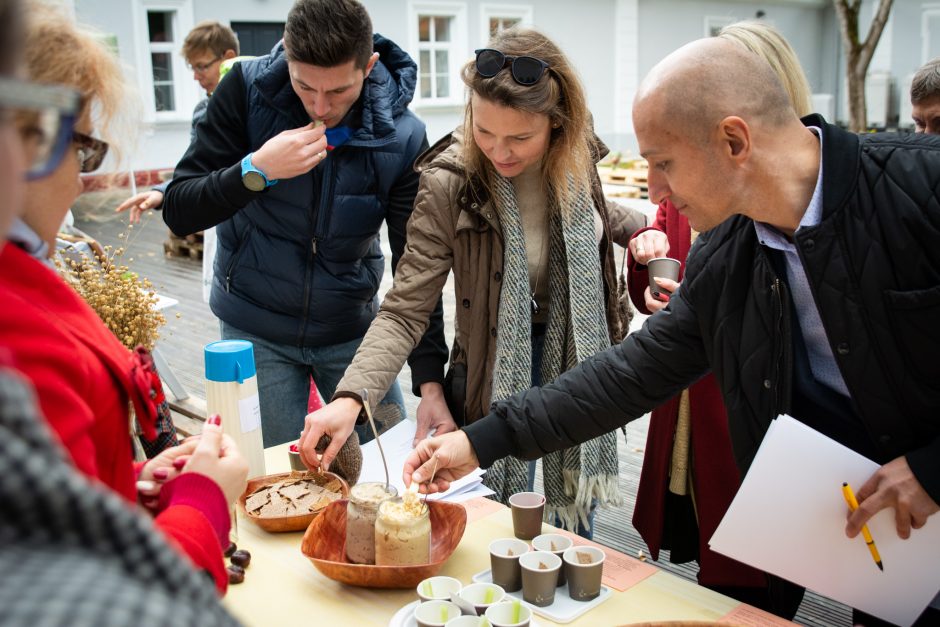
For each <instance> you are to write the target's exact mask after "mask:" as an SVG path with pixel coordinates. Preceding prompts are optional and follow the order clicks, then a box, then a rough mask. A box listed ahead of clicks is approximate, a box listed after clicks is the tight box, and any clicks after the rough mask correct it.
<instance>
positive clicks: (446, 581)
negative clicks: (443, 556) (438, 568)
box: [415, 577, 463, 602]
mask: <svg viewBox="0 0 940 627" xmlns="http://www.w3.org/2000/svg"><path fill="white" fill-rule="evenodd" d="M462 587H463V584H461V583H460V580H459V579H454V578H453V577H428V578H427V579H425V580H424V581H422V582H421V583H419V584H418V586H417V587H416V588H415V592H417V593H418V598H419V599H421V601H422V602H424V601H449V600H450V595H452V594H457V593H458V592H460V589H461V588H462Z"/></svg>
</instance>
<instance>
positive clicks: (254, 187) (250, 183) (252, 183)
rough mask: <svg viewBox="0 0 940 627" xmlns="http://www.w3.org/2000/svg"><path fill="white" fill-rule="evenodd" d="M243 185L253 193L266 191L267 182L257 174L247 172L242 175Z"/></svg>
mask: <svg viewBox="0 0 940 627" xmlns="http://www.w3.org/2000/svg"><path fill="white" fill-rule="evenodd" d="M242 184H244V186H245V187H247V188H248V189H250V190H251V191H253V192H260V191H262V190H264V188H265V186H266V184H267V181H265V180H264V177H263V176H261V175H260V174H259V173H257V172H245V173H244V174H243V175H242Z"/></svg>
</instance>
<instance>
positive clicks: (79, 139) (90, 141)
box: [72, 131, 108, 174]
mask: <svg viewBox="0 0 940 627" xmlns="http://www.w3.org/2000/svg"><path fill="white" fill-rule="evenodd" d="M72 141H73V142H75V144H76V145H77V146H78V164H79V168H80V169H81V171H82V172H83V173H85V174H87V173H88V172H94V171H95V170H97V169H98V168H100V167H101V162H102V161H104V158H105V155H107V154H108V142H104V141H101V140H100V139H95V138H94V137H91V136H90V135H85V134H84V133H79V132H78V131H75V132H73V133H72Z"/></svg>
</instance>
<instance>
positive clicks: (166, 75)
mask: <svg viewBox="0 0 940 627" xmlns="http://www.w3.org/2000/svg"><path fill="white" fill-rule="evenodd" d="M150 63H151V64H152V65H153V82H154V83H157V82H168V83H171V84H172V83H173V59H172V58H171V56H170V53H169V52H154V53H153V54H151V55H150Z"/></svg>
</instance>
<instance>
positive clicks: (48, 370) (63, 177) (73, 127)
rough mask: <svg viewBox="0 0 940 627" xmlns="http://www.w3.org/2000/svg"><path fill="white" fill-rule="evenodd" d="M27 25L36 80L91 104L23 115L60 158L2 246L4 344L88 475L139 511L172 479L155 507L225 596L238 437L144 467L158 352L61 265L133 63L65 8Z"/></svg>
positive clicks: (32, 15) (238, 473) (32, 16)
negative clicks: (216, 448)
mask: <svg viewBox="0 0 940 627" xmlns="http://www.w3.org/2000/svg"><path fill="white" fill-rule="evenodd" d="M27 18H28V27H27V32H26V46H25V50H24V52H25V56H26V61H27V73H28V74H29V78H30V79H32V80H33V81H36V82H41V83H50V84H59V85H65V86H67V87H71V88H73V89H75V90H77V91H78V92H79V94H80V95H81V96H82V99H81V103H80V105H79V109H78V111H77V114H76V115H75V116H74V118H70V117H69V116H64V117H57V118H56V119H54V120H51V119H50V118H49V117H48V116H35V115H34V116H20V117H18V118H17V125H18V127H19V129H20V131H21V135H22V136H23V137H24V139H25V140H27V142H31V143H33V144H36V145H38V146H39V152H41V153H48V152H49V151H52V153H53V158H50V159H48V160H47V161H48V164H49V167H48V168H46V169H45V170H46V171H35V170H34V171H32V172H30V175H29V177H28V178H29V179H31V180H30V181H29V182H28V183H27V185H26V197H25V212H24V214H23V216H22V218H21V219H17V220H16V221H15V223H14V225H13V228H12V230H11V231H10V233H9V239H10V243H9V244H7V245H6V246H3V247H2V250H0V302H3V307H2V308H0V347H3V348H5V349H7V350H8V351H9V352H10V353H11V354H12V357H13V360H14V363H15V365H16V367H17V368H18V369H19V370H20V371H21V372H22V373H23V374H25V375H26V376H27V377H29V379H30V380H31V382H32V384H33V385H34V387H35V388H36V391H37V395H38V397H39V401H40V405H41V408H42V411H43V414H44V415H45V417H46V419H47V420H48V422H49V424H50V425H51V427H52V428H53V430H54V431H55V433H56V434H57V436H58V439H59V441H60V442H61V444H62V446H63V447H64V448H65V449H66V450H67V451H68V453H69V455H70V456H71V459H72V461H73V462H74V464H75V466H76V468H77V469H78V470H80V471H81V472H82V473H84V474H85V475H87V476H88V477H91V478H93V479H96V480H97V481H99V482H100V483H101V484H103V485H105V486H107V487H108V488H110V489H111V490H114V491H115V492H117V493H118V494H120V495H121V496H123V497H124V498H125V499H126V500H127V502H128V506H129V507H136V506H137V499H138V493H137V481H138V480H145V481H150V482H153V483H156V484H160V483H162V488H161V489H160V491H159V493H158V495H157V496H156V498H154V499H153V502H152V503H148V504H147V505H149V508H150V509H151V510H152V511H154V513H155V516H156V518H155V522H156V525H157V527H158V528H160V529H161V530H162V531H163V532H164V533H165V534H166V535H167V536H168V537H169V538H170V539H171V541H172V543H173V544H175V545H176V546H178V547H179V548H180V549H181V550H182V551H183V553H184V554H185V555H187V556H188V557H189V558H190V560H191V562H192V563H193V565H194V566H195V567H197V568H199V569H201V570H206V571H208V572H209V573H210V574H211V575H212V577H213V579H214V581H215V584H216V587H217V589H218V590H219V591H220V592H224V590H225V588H226V585H227V582H228V579H227V575H226V571H225V566H224V562H223V558H222V549H223V548H224V547H225V546H228V531H229V524H230V519H229V503H231V502H233V501H234V500H235V498H237V496H238V494H240V492H241V490H242V489H243V488H244V484H245V477H246V475H247V464H246V463H245V461H244V459H243V458H242V457H241V456H240V454H239V453H238V451H237V449H236V448H235V447H234V445H233V443H232V442H231V441H230V440H228V441H226V442H225V443H224V445H223V452H222V454H221V455H220V456H217V458H216V459H212V460H208V461H207V460H205V459H202V458H201V456H200V455H196V456H193V454H194V452H195V450H196V446H197V442H196V441H195V440H190V441H188V442H186V443H184V444H183V445H181V446H178V447H175V448H172V449H168V450H167V451H165V452H163V453H161V454H160V455H159V456H157V457H156V458H154V459H153V460H150V461H149V462H147V463H146V464H141V465H139V466H138V465H135V464H134V461H133V447H132V439H131V419H130V414H129V411H128V408H129V404H130V405H132V406H133V408H134V412H135V414H136V416H137V418H138V420H139V421H140V424H141V425H142V427H143V430H144V435H145V436H146V437H153V435H154V431H153V430H154V421H155V419H156V408H155V400H156V399H158V398H159V395H160V389H159V381H158V380H155V377H154V376H153V371H152V369H151V368H149V366H148V362H149V359H148V356H147V355H146V353H145V352H142V351H138V352H135V353H132V352H130V351H128V350H127V349H126V348H124V346H123V345H122V344H121V343H120V341H118V339H117V338H116V337H115V336H114V335H113V334H112V333H111V332H110V331H109V330H108V328H107V327H106V326H105V325H104V323H103V322H102V321H101V319H100V318H99V317H98V316H97V315H96V314H95V312H94V311H93V310H92V309H91V308H90V307H89V306H88V305H87V304H86V303H85V302H84V301H83V300H82V299H81V298H80V297H79V296H78V295H77V294H76V293H75V292H74V291H73V290H72V289H71V288H70V287H69V286H68V285H67V284H66V283H65V282H64V281H63V279H62V278H61V277H60V276H59V275H58V273H57V272H56V271H55V268H54V267H52V266H51V264H50V261H49V256H50V254H51V251H54V249H55V236H56V232H57V231H58V227H59V225H61V223H62V220H63V218H64V215H65V213H66V211H67V210H68V207H69V205H71V203H72V202H73V201H74V200H75V198H76V197H77V196H78V193H79V192H80V190H81V182H80V180H79V172H91V171H93V170H95V169H96V168H97V167H98V166H100V164H101V161H102V159H103V158H104V156H105V154H106V152H107V149H108V144H107V143H105V142H104V141H102V140H100V139H97V138H96V137H94V136H93V135H94V134H95V131H94V129H93V125H92V112H93V111H94V112H95V115H96V118H97V119H96V121H97V122H98V126H99V131H98V132H108V131H110V132H111V136H116V132H117V128H116V126H115V124H113V122H114V120H115V116H116V115H117V114H118V113H119V112H120V110H121V108H122V107H123V106H125V98H124V95H125V90H124V86H123V77H122V74H121V68H120V66H119V64H118V62H117V60H116V58H115V57H114V55H113V53H112V52H111V51H110V50H109V49H108V48H106V47H105V46H104V45H103V44H102V43H100V40H98V39H96V38H95V37H94V36H93V35H92V34H90V33H86V32H83V31H81V30H79V29H78V27H76V26H75V25H74V24H73V23H72V22H71V21H70V19H69V18H68V17H66V16H64V15H63V14H62V13H60V12H58V11H55V10H52V9H49V8H45V7H42V6H41V5H34V6H31V7H30V11H29V13H28V14H27ZM109 137H110V136H109ZM177 460H178V462H177V465H178V466H179V468H177V467H175V466H174V461H177ZM184 464H185V465H184Z"/></svg>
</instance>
